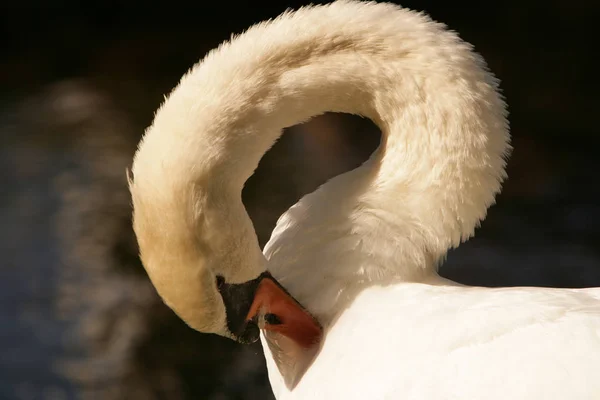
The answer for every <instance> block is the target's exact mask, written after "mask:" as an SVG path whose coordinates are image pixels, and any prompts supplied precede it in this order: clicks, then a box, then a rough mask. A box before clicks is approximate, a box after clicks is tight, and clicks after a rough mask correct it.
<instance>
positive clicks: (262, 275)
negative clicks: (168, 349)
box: [129, 110, 321, 343]
mask: <svg viewBox="0 0 600 400" xmlns="http://www.w3.org/2000/svg"><path fill="white" fill-rule="evenodd" d="M162 111H163V112H164V111H165V110H162ZM161 115H162V114H161V113H160V112H159V115H157V118H156V120H155V122H154V124H153V126H152V127H151V128H149V130H148V132H147V133H146V135H145V137H144V139H143V140H142V142H141V143H140V146H139V148H138V152H137V153H136V156H135V158H134V163H133V166H132V173H133V174H132V175H133V176H132V177H130V179H129V185H130V191H131V195H132V203H133V210H134V212H133V222H134V223H133V226H134V230H135V234H136V236H137V240H138V245H139V250H140V257H141V260H142V263H143V265H144V267H145V269H146V271H147V273H148V275H149V277H150V279H151V281H152V283H153V285H154V286H155V288H156V290H157V291H158V293H159V294H160V296H161V297H162V299H163V300H164V302H165V303H166V304H167V305H168V306H169V307H170V308H171V309H172V310H173V311H175V313H176V314H177V315H178V316H179V317H180V318H182V319H183V320H184V321H185V322H186V323H187V324H188V325H189V326H191V327H192V328H194V329H196V330H198V331H201V332H207V333H216V334H219V335H222V336H225V337H229V338H232V339H234V340H236V341H239V342H244V343H249V342H254V341H256V340H257V339H258V337H259V326H260V327H261V328H263V329H267V330H273V331H276V332H279V333H283V334H284V335H287V336H290V337H292V338H294V339H295V340H296V342H299V343H303V342H306V343H308V342H313V341H315V340H317V339H318V337H319V336H320V333H321V328H320V326H319V324H318V323H317V322H316V321H315V320H314V319H313V318H312V316H310V314H309V313H308V312H306V311H305V310H304V309H303V307H301V306H300V305H299V303H298V302H297V301H295V300H294V299H293V298H292V297H291V296H290V295H289V294H288V293H287V291H286V290H284V289H283V288H282V287H281V285H279V283H278V282H277V281H276V280H275V279H274V278H273V277H272V276H271V275H270V274H269V273H268V272H267V271H266V260H265V258H264V256H263V254H262V251H261V250H260V247H259V245H258V241H257V238H256V233H255V231H254V227H253V225H252V223H251V221H250V218H249V217H248V215H247V213H246V210H245V208H244V206H243V204H242V201H241V194H240V193H241V185H237V184H236V183H235V182H234V181H233V180H232V179H228V178H227V177H226V176H219V175H218V173H217V172H216V170H215V169H212V170H211V171H210V172H208V173H204V172H202V171H204V170H203V168H202V167H203V162H202V159H201V158H200V159H198V157H197V153H196V154H190V153H189V151H187V148H186V147H185V146H181V145H178V144H174V142H173V141H172V140H169V139H168V135H169V134H176V132H175V133H174V132H173V131H174V130H175V131H176V128H177V125H176V124H173V123H172V122H173V121H169V120H168V119H167V121H166V122H165V120H163V119H161ZM169 122H170V123H169ZM165 125H166V126H165ZM169 128H170V129H169ZM238 186H239V187H238ZM294 336H295V337H294Z"/></svg>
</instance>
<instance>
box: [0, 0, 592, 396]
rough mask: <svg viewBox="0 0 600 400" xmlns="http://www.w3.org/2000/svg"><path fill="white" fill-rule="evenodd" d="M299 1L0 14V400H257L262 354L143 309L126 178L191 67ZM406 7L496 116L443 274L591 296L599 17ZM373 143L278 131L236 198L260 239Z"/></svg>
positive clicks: (341, 128) (419, 4)
mask: <svg viewBox="0 0 600 400" xmlns="http://www.w3.org/2000/svg"><path fill="white" fill-rule="evenodd" d="M124 3H125V2H124ZM150 4H157V5H150ZM302 4H305V3H303V2H299V1H295V2H278V3H275V4H273V5H268V4H266V3H264V2H261V1H254V2H248V3H246V4H237V3H233V2H227V1H221V2H207V3H206V4H202V2H200V1H198V2H196V5H195V6H194V7H192V6H190V5H188V4H186V3H178V2H177V1H168V2H161V3H151V2H148V3H147V4H145V3H141V2H140V3H137V4H136V3H134V2H127V5H123V4H121V3H119V2H115V1H113V2H111V1H105V2H103V3H102V5H101V6H100V5H98V6H96V5H94V3H92V2H75V1H56V2H52V4H51V5H47V4H45V3H41V2H39V4H38V3H37V2H35V1H34V2H31V1H30V2H22V3H17V2H13V1H6V2H3V3H2V4H1V5H0V49H1V51H0V60H1V63H0V88H1V92H0V144H1V146H0V168H1V169H2V170H3V171H4V173H3V174H1V177H0V188H1V192H0V213H1V214H0V218H1V225H0V254H1V257H2V259H1V262H0V399H7V400H12V399H52V400H54V399H56V400H62V399H71V398H82V399H133V400H136V399H167V398H168V399H210V400H217V399H265V398H267V399H268V398H270V397H269V396H271V395H270V391H269V386H268V382H267V377H266V372H265V367H264V361H263V358H262V357H263V356H262V351H261V349H260V346H259V345H255V346H239V345H236V344H235V343H233V342H230V341H228V340H226V339H221V338H218V337H215V336H212V335H203V334H199V333H196V332H194V331H192V330H191V329H189V328H187V327H186V326H185V325H184V324H183V323H182V322H181V321H179V320H178V319H177V318H176V317H175V316H174V315H173V314H172V313H171V311H169V310H168V309H167V308H166V307H165V306H164V305H162V303H161V302H160V300H159V299H158V298H157V295H156V294H155V292H154V290H153V288H152V287H151V285H150V284H149V281H148V279H147V278H146V276H145V273H144V272H143V269H142V268H141V266H140V264H139V261H138V260H137V256H136V251H137V250H136V246H135V239H134V236H133V234H132V231H131V227H130V220H129V218H130V207H129V194H128V191H127V188H126V182H125V169H126V167H127V166H129V165H130V162H131V157H132V155H133V152H134V150H135V146H136V144H137V141H138V140H139V138H140V135H141V134H142V132H143V129H144V128H145V127H146V126H147V125H148V124H149V123H150V122H151V120H152V116H153V112H154V110H155V109H156V108H157V107H158V105H159V104H160V102H161V101H162V96H163V94H165V93H168V92H169V91H170V90H171V88H172V87H173V86H175V84H176V83H177V82H178V80H179V78H180V76H181V75H182V74H183V73H184V72H185V71H186V70H187V69H188V68H189V67H190V66H191V65H192V64H193V63H195V62H196V61H197V60H198V59H200V58H201V57H202V55H203V54H204V53H205V52H206V51H207V50H209V49H211V48H212V47H214V46H216V45H217V44H218V43H220V42H221V41H223V40H225V39H228V38H229V35H230V33H231V32H240V31H241V30H243V29H244V28H246V27H247V26H249V25H251V24H252V23H255V22H258V21H260V20H263V19H265V18H270V17H274V16H276V15H277V14H279V13H280V12H282V11H283V10H284V9H285V8H287V7H288V6H289V7H297V6H299V5H302ZM402 4H403V5H404V6H406V7H409V8H413V9H418V10H425V11H427V12H428V13H429V14H430V15H431V16H432V17H433V18H434V19H437V20H439V21H442V22H445V23H446V24H448V25H449V26H450V27H451V28H452V29H454V30H456V31H458V32H459V33H460V34H461V36H462V37H463V38H464V39H465V40H467V41H469V42H471V43H472V44H474V45H475V48H476V49H477V51H479V52H480V53H481V54H482V55H483V56H484V58H485V59H486V60H487V61H488V63H489V65H490V67H491V69H492V71H493V72H494V73H495V74H496V75H497V76H498V77H499V78H500V79H501V80H502V88H503V90H504V94H505V95H506V98H507V101H508V104H509V109H510V122H511V128H512V135H513V146H514V151H513V154H512V157H511V159H510V161H509V168H508V173H509V180H508V181H507V183H506V184H505V186H504V191H503V192H502V194H501V195H500V196H499V198H498V203H497V205H496V206H494V207H493V208H492V209H491V210H490V213H489V216H488V218H487V220H486V221H485V222H484V223H483V226H482V227H481V229H479V230H478V231H477V236H476V237H475V238H474V239H472V240H470V241H469V242H468V243H466V244H465V245H463V246H461V248H460V249H458V250H456V251H452V252H451V253H450V255H449V257H448V261H447V262H446V264H444V266H443V267H442V269H441V272H442V274H443V275H445V276H447V277H450V278H452V279H456V280H458V281H460V282H463V283H468V284H477V285H488V286H498V285H538V286H562V287H585V286H600V249H599V246H598V243H599V239H600V184H599V182H598V178H597V174H598V172H599V171H600V170H599V166H600V161H599V160H598V149H597V145H598V133H599V132H598V122H597V115H598V106H599V105H600V104H599V100H598V99H599V97H598V89H599V85H597V80H598V75H597V70H598V68H597V64H596V62H595V61H594V59H593V57H594V58H595V57H596V53H597V50H598V41H597V40H595V39H594V37H597V36H596V35H595V32H594V31H595V30H597V29H596V28H595V24H597V21H598V18H597V17H598V16H599V14H600V13H599V12H598V11H600V2H597V1H577V0H575V1H524V0H520V1H516V0H512V1H502V2H483V1H482V2H477V3H476V2H473V3H472V4H471V3H467V2H465V1H450V0H437V1H435V0H424V1H417V0H411V1H405V2H403V3H402ZM378 140H379V133H378V130H377V129H376V128H375V127H374V126H373V125H372V124H371V123H370V122H369V121H366V120H362V119H360V118H356V117H349V116H344V115H337V114H328V115H325V116H323V117H319V118H317V119H315V120H313V121H311V122H309V123H307V124H304V125H302V126H298V127H294V128H291V129H289V130H288V132H287V133H286V134H285V135H284V137H283V138H282V140H281V141H280V142H279V143H278V144H277V145H276V146H275V147H274V148H273V149H272V150H271V151H270V152H269V153H268V154H267V155H266V156H265V158H264V159H263V161H262V162H261V165H260V168H259V170H258V171H257V173H256V174H255V175H254V176H253V177H252V178H251V179H250V181H249V182H248V184H247V186H246V189H245V191H244V200H245V203H246V205H247V207H248V209H249V212H250V214H251V216H252V218H253V220H254V222H255V226H256V229H257V231H258V234H259V237H260V240H261V242H262V243H263V244H264V243H265V241H266V240H267V239H268V237H269V233H270V231H271V229H272V227H273V225H274V223H275V221H276V219H277V217H278V216H279V215H280V214H281V213H282V212H283V211H284V210H285V209H286V208H287V207H289V206H290V205H291V204H293V203H294V202H295V201H297V200H298V198H299V197H301V196H302V195H303V194H305V193H307V192H310V191H312V190H313V189H314V188H316V186H317V185H318V184H320V183H322V182H324V181H325V180H326V179H327V178H328V177H331V176H333V175H336V174H338V173H340V172H343V171H345V170H348V169H350V168H352V167H355V166H357V165H359V164H360V163H361V162H362V161H363V160H365V159H366V157H367V156H368V154H370V152H372V151H373V149H374V148H375V147H376V146H377V144H378Z"/></svg>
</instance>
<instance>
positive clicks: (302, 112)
mask: <svg viewBox="0 0 600 400" xmlns="http://www.w3.org/2000/svg"><path fill="white" fill-rule="evenodd" d="M327 111H333V112H344V113H351V114H358V115H362V116H365V117H368V118H370V119H371V120H373V121H374V122H375V123H376V124H377V125H378V126H379V128H380V129H381V131H382V134H383V139H382V143H381V146H380V148H379V149H378V150H377V152H376V153H375V154H374V155H373V156H372V157H371V159H370V160H369V161H367V162H366V163H365V164H364V165H363V166H362V167H360V168H359V169H357V170H355V171H351V172H349V173H347V174H344V175H342V176H340V177H337V178H335V179H334V180H332V181H331V182H329V183H328V184H326V185H324V186H323V187H322V188H321V189H319V190H318V191H317V192H315V193H313V194H311V195H309V196H307V197H306V198H305V199H303V200H302V201H301V202H300V203H299V204H298V205H296V206H295V207H293V208H292V209H291V210H290V211H289V212H288V213H286V214H285V215H284V216H283V217H282V219H281V220H280V222H279V223H278V227H277V229H276V231H275V233H274V236H273V238H272V240H271V242H270V243H269V245H268V247H267V249H266V254H267V255H268V257H270V258H271V261H273V259H276V260H277V263H273V264H272V265H273V268H274V269H275V270H278V271H279V272H278V273H279V274H280V277H281V278H282V279H284V280H285V279H286V278H289V281H290V282H289V283H290V285H292V286H293V285H294V284H293V282H292V281H293V279H292V277H293V276H294V272H292V271H293V270H294V269H293V268H292V265H291V264H292V261H289V260H296V264H297V260H299V258H298V257H299V255H298V254H297V253H298V252H301V251H300V250H298V248H297V247H298V246H297V245H298V242H294V240H288V239H290V238H292V237H295V238H298V237H299V236H300V235H302V232H305V233H306V232H308V231H310V230H311V229H313V231H314V229H315V228H316V227H319V230H320V231H321V232H323V235H328V236H327V237H323V236H314V235H313V237H314V240H315V243H313V246H315V247H314V248H315V252H314V253H312V254H313V256H315V257H316V256H317V255H319V256H320V257H321V261H318V260H316V259H313V260H312V264H310V265H308V266H302V268H308V267H309V266H312V265H317V264H324V263H329V262H332V263H333V262H335V263H336V265H329V266H328V267H327V266H322V265H321V266H318V267H319V268H322V269H321V270H323V268H324V269H325V270H328V271H331V270H332V269H333V268H339V267H340V263H343V262H344V261H343V259H344V258H343V257H342V259H340V258H339V257H340V255H341V254H342V253H344V254H345V256H344V257H345V258H348V263H352V259H353V258H352V257H355V258H354V260H357V259H360V260H361V263H362V267H360V268H362V269H360V268H358V269H357V268H355V269H354V270H353V272H352V273H357V274H358V276H359V277H357V278H356V279H358V280H360V279H372V278H373V277H375V276H389V275H393V276H396V277H400V278H401V279H404V280H417V279H419V278H418V277H419V276H423V275H426V274H428V273H434V272H435V268H436V263H437V262H438V261H439V259H440V258H441V257H443V256H444V254H445V253H446V251H447V250H448V248H450V247H453V246H457V245H458V244H459V243H460V242H461V241H463V240H466V239H467V238H468V237H470V236H471V235H472V234H473V232H474V229H475V227H476V226H477V224H478V223H479V221H480V220H482V219H483V218H484V217H485V214H486V210H487V208H488V207H489V206H490V205H491V204H492V203H493V201H494V196H495V194H496V193H497V192H498V191H499V190H500V185H501V181H502V180H503V178H504V162H505V161H504V157H505V155H506V153H507V151H508V149H509V145H508V141H509V135H508V129H507V123H506V119H505V105H504V103H503V101H502V99H501V97H500V96H499V95H498V92H497V83H496V81H495V79H494V78H493V77H492V75H491V74H490V73H489V72H488V71H487V70H486V68H485V66H484V63H483V61H482V59H481V58H480V57H479V56H477V55H476V54H474V53H473V52H472V51H471V48H470V46H469V45H468V44H465V43H464V42H462V41H461V40H460V39H458V37H457V36H456V35H455V34H454V33H452V32H449V31H447V30H445V29H444V27H443V25H440V24H437V23H434V22H432V21H431V20H429V19H428V18H427V17H425V16H423V15H421V14H417V13H413V12H410V11H407V10H403V9H400V8H398V7H396V6H393V5H389V4H377V5H375V4H373V3H354V2H346V1H344V2H336V3H333V4H331V5H328V6H324V7H314V8H304V9H301V10H300V11H298V12H295V13H288V14H285V15H284V16H282V17H280V18H278V19H276V20H274V21H272V22H269V23H267V24H260V25H257V26H255V27H253V28H251V29H250V30H249V31H247V32H246V33H244V34H243V35H241V36H238V37H237V38H234V39H233V40H232V41H231V42H229V43H226V44H224V45H222V46H221V47H220V48H219V49H217V50H215V51H213V52H211V53H209V54H208V55H207V57H206V58H205V59H204V60H203V61H202V62H201V63H199V64H198V65H197V66H195V67H194V68H193V69H192V70H191V71H190V72H189V73H188V74H187V75H186V76H185V77H184V78H183V79H182V81H181V83H180V84H179V86H178V88H176V89H175V91H174V92H173V93H172V94H171V96H170V97H169V98H168V100H167V101H166V102H165V104H164V105H163V106H162V108H161V109H160V110H159V112H158V114H157V116H156V119H155V122H154V125H153V127H151V128H150V130H149V131H148V133H147V135H146V136H145V138H144V140H143V142H142V145H141V147H140V152H138V156H137V157H138V160H137V161H136V162H139V163H142V162H143V160H142V158H143V157H145V154H147V155H149V156H150V155H151V158H149V159H148V160H147V162H146V163H145V164H146V167H145V173H148V171H150V170H151V171H154V172H153V173H150V174H149V175H148V176H150V180H151V181H152V185H153V186H154V187H158V188H159V191H170V188H173V187H178V188H186V187H194V188H195V190H196V191H199V192H201V193H203V196H205V197H209V198H211V197H213V196H214V197H215V199H216V198H217V197H218V199H216V200H215V201H214V202H212V203H211V202H210V201H207V202H206V204H207V207H209V205H210V204H216V203H217V200H218V201H227V202H228V203H227V207H228V211H227V215H228V216H229V217H228V218H230V220H229V222H228V223H230V224H231V225H230V229H231V232H233V231H235V230H237V229H238V226H243V227H244V232H245V233H244V235H247V236H250V237H251V239H249V240H250V241H251V244H250V245H249V246H250V247H252V249H251V252H252V254H253V255H252V257H250V258H252V259H253V260H255V261H253V262H259V261H256V260H258V258H260V257H259V256H258V255H256V254H258V253H257V252H260V250H259V249H258V244H257V242H256V238H255V236H254V233H253V232H251V230H252V229H251V223H250V220H249V218H248V216H247V214H246V213H245V210H244V209H243V205H242V203H241V200H240V193H241V189H242V186H243V184H244V182H245V181H246V180H247V178H248V177H249V176H250V175H251V174H252V173H253V171H254V170H255V168H256V167H257V165H258V162H259V160H260V159H261V157H262V156H263V154H264V153H265V152H266V151H267V150H268V149H269V148H270V147H271V146H272V144H273V143H274V142H275V140H276V139H277V138H278V137H279V135H280V134H281V132H282V129H283V128H285V127H288V126H292V125H295V124H298V123H300V122H303V121H305V120H307V119H308V118H310V117H313V116H316V115H319V114H322V113H324V112H327ZM149 148H154V150H148V149H149ZM142 149H144V151H142ZM157 157H158V159H157ZM134 172H135V171H134ZM135 179H136V183H137V180H138V177H137V173H136V176H135ZM213 193H216V194H213ZM174 207H175V205H174ZM165 210H166V211H165V212H169V210H168V209H165ZM173 212H175V211H173ZM190 212H191V211H190ZM195 212H197V210H196V211H195ZM191 213H192V214H193V212H191ZM188 217H189V215H186V217H185V218H188ZM233 217H235V218H233ZM319 221H320V222H319ZM183 222H184V221H182V224H181V225H180V226H179V227H177V226H176V225H174V227H173V229H188V230H189V229H197V227H196V226H193V225H190V224H189V220H186V221H185V223H183ZM220 222H224V221H219V222H218V223H220ZM222 226H227V224H225V223H223V224H222ZM231 232H230V233H231ZM286 232H287V233H286ZM308 236H310V233H307V234H304V236H303V240H304V242H303V244H305V245H306V246H308V247H307V248H309V247H310V246H309V243H310V240H311V239H310V238H308ZM337 240H339V241H338V242H335V241H337ZM316 241H319V243H320V244H317V243H316ZM334 242H335V243H336V244H334ZM336 246H339V247H336ZM335 249H337V250H335ZM302 252H305V251H304V250H302ZM305 253H306V252H305ZM357 253H360V257H358V258H356V257H357ZM242 256H243V255H242ZM301 257H304V259H303V261H304V262H306V263H310V262H311V260H310V257H309V255H308V254H304V255H302V256H301ZM328 257H329V258H328ZM336 257H337V261H335V258H336ZM241 258H243V257H241ZM286 260H288V261H286ZM323 260H326V261H323ZM354 263H356V261H354ZM286 265H287V266H288V267H286ZM371 265H372V267H370V266H371ZM261 267H263V266H261ZM302 268H296V269H295V270H300V269H302ZM316 268H317V267H315V269H316ZM359 269H360V271H362V272H360V273H359V272H357V271H359ZM298 273H300V272H296V274H298ZM329 273H331V272H329ZM276 277H277V276H276ZM278 278H279V277H278ZM348 279H350V278H348V277H347V279H346V281H347V280H348ZM282 283H283V284H284V285H286V283H285V282H282ZM288 289H290V290H291V291H292V293H293V294H294V295H297V293H294V289H293V288H290V287H288ZM298 290H299V291H300V289H298ZM306 296H309V294H308V292H307V293H306ZM306 296H303V295H302V294H300V295H297V297H298V299H299V300H300V301H301V302H303V303H304V302H306V301H308V300H305V299H304V298H303V297H306ZM309 309H310V307H309Z"/></svg>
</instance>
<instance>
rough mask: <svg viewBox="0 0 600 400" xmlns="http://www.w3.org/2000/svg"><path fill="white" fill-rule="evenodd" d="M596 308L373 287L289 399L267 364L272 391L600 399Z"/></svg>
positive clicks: (597, 297)
mask: <svg viewBox="0 0 600 400" xmlns="http://www.w3.org/2000/svg"><path fill="white" fill-rule="evenodd" d="M599 302H600V290H599V289H578V290H572V289H547V288H529V287H527V288H501V289H488V288H468V287H464V286H438V285H428V284H408V283H407V284H403V285H398V286H388V287H374V288H370V289H368V290H365V291H364V292H362V293H361V294H360V295H359V296H358V297H357V298H356V300H355V301H354V303H353V304H352V306H351V307H350V308H348V310H346V312H344V314H343V315H342V316H341V317H340V318H339V320H338V321H337V322H336V324H335V325H334V326H333V327H332V329H331V331H330V332H329V333H328V335H327V339H326V342H325V344H324V347H323V350H322V353H321V354H320V355H319V357H318V358H317V359H316V361H315V363H314V364H313V365H312V367H311V368H310V369H309V370H308V372H307V373H306V375H305V376H304V378H303V380H302V382H301V383H300V384H299V385H298V387H296V388H295V389H294V391H292V392H290V391H288V390H287V389H286V388H285V385H283V383H282V382H281V381H280V380H279V379H278V376H277V373H276V369H275V368H274V366H272V365H269V367H270V368H269V372H270V377H271V381H272V382H271V383H272V385H273V388H274V392H275V393H276V394H278V393H279V396H278V399H284V400H289V399H331V398H339V399H345V400H349V399H357V400H358V399H403V400H410V399H414V400H423V399H461V400H463V399H465V400H466V399H468V400H472V399H473V400H474V399H486V400H488V399H489V400H496V399H497V400H505V399H511V400H531V399H544V400H564V399H578V400H583V399H586V400H592V399H598V398H599V396H600V379H599V378H600V375H599V374H600V307H598V304H599ZM267 362H268V363H270V362H271V361H270V358H269V357H268V356H267Z"/></svg>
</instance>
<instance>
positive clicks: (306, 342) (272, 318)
mask: <svg viewBox="0 0 600 400" xmlns="http://www.w3.org/2000/svg"><path fill="white" fill-rule="evenodd" d="M254 319H263V321H262V322H259V326H260V327H261V329H264V330H266V331H274V332H277V333H280V334H281V335H283V336H286V337H288V338H289V339H292V340H293V341H294V342H295V343H296V344H298V345H299V346H300V347H302V348H305V349H307V348H311V347H312V346H314V345H315V344H318V343H319V342H320V341H321V338H322V336H323V328H322V327H321V325H320V324H319V322H318V321H317V320H316V319H315V318H314V317H313V316H312V315H311V314H310V313H309V312H308V311H306V310H305V309H304V307H302V306H301V305H300V303H298V302H297V301H296V300H295V299H294V298H293V297H292V296H291V295H290V294H289V293H287V291H286V290H285V289H284V288H283V287H281V285H279V283H278V282H277V281H275V280H274V279H273V278H272V277H271V276H270V275H266V276H265V277H264V278H263V279H262V280H261V281H260V283H259V285H258V288H257V289H256V293H255V294H254V301H253V302H252V305H251V306H250V311H249V312H248V315H247V316H246V321H250V320H254Z"/></svg>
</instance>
